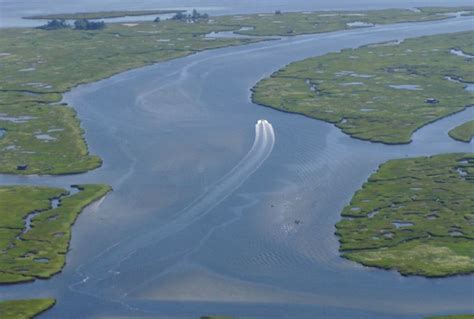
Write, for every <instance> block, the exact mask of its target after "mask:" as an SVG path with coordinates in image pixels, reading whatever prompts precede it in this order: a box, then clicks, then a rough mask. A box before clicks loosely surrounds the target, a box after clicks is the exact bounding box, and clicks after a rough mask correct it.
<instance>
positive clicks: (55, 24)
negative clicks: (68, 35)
mask: <svg viewBox="0 0 474 319" xmlns="http://www.w3.org/2000/svg"><path fill="white" fill-rule="evenodd" d="M70 27H71V26H70V25H69V24H67V23H66V21H65V20H62V19H53V20H50V21H48V22H47V23H46V24H45V25H42V26H39V27H38V29H43V30H59V29H67V28H70Z"/></svg>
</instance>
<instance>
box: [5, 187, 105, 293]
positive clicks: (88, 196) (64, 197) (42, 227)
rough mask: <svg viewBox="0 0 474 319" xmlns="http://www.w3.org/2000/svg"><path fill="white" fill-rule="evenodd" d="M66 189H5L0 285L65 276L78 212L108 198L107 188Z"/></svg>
mask: <svg viewBox="0 0 474 319" xmlns="http://www.w3.org/2000/svg"><path fill="white" fill-rule="evenodd" d="M75 188H76V190H79V192H77V193H75V194H72V195H70V194H69V192H68V191H66V190H64V189H61V188H51V187H39V186H0V197H1V199H2V200H1V201H0V265H1V267H0V284H11V283H18V282H25V281H32V280H34V279H35V278H42V279H44V278H49V277H51V276H53V275H54V274H56V273H58V272H59V271H61V269H62V267H63V266H64V264H65V259H66V253H67V251H68V247H69V241H70V238H71V226H72V225H73V224H74V222H75V220H76V218H77V216H78V215H79V213H80V212H81V211H82V210H83V209H84V208H85V207H86V206H88V205H90V204H91V203H92V202H94V201H96V200H98V199H100V198H102V197H104V196H105V195H106V194H107V192H109V191H110V190H111V189H110V187H109V186H107V185H78V186H75Z"/></svg>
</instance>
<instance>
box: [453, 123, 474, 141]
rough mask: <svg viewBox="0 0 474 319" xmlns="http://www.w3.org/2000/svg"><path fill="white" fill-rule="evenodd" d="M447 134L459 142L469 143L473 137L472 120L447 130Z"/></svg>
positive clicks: (473, 124)
mask: <svg viewBox="0 0 474 319" xmlns="http://www.w3.org/2000/svg"><path fill="white" fill-rule="evenodd" d="M448 134H449V136H451V137H452V138H453V139H455V140H458V141H460V142H465V143H469V142H471V140H472V138H473V137H474V120H472V121H468V122H466V123H464V124H462V125H459V126H457V127H455V128H453V129H452V130H450V131H449V132H448Z"/></svg>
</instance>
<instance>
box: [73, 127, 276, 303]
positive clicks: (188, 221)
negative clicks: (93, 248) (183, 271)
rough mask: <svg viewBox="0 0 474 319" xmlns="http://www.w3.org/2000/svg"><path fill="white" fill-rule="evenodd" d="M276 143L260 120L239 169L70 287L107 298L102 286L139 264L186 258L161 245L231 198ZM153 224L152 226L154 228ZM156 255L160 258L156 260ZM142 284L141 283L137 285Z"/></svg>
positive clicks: (106, 255) (81, 270) (98, 260)
mask: <svg viewBox="0 0 474 319" xmlns="http://www.w3.org/2000/svg"><path fill="white" fill-rule="evenodd" d="M274 144H275V133H274V131H273V127H272V125H271V124H270V123H269V122H268V121H266V120H258V122H257V123H256V124H255V140H254V143H253V145H252V148H251V149H250V151H249V152H248V153H247V155H245V157H244V158H242V160H241V161H240V162H239V163H238V164H237V165H236V166H235V167H233V168H232V169H231V170H230V171H229V172H228V173H227V174H225V175H224V176H223V177H222V178H220V179H219V180H218V181H217V182H216V183H214V184H213V185H212V186H211V187H209V188H208V190H207V191H206V192H205V193H203V194H202V195H200V196H199V197H198V198H196V199H195V200H194V201H193V202H192V203H191V204H189V205H188V206H187V207H186V208H184V209H183V210H181V211H180V212H179V213H177V214H176V215H175V216H176V217H175V218H174V219H172V220H171V221H170V222H168V223H165V224H160V226H159V227H157V228H155V227H150V229H147V230H145V231H143V230H142V231H141V232H140V234H138V235H136V236H133V237H132V236H130V237H127V238H126V239H123V240H121V241H120V242H118V243H116V244H114V245H113V246H111V247H109V248H108V249H107V250H105V251H104V252H102V253H101V254H99V255H97V256H96V257H95V258H94V259H93V260H91V261H90V262H89V263H87V264H83V265H81V266H79V267H78V268H77V269H76V272H77V273H78V274H79V275H80V276H81V279H80V281H78V282H76V283H75V284H73V285H72V286H70V288H71V289H73V290H74V291H79V292H83V293H87V294H91V295H97V296H98V297H107V296H106V295H107V293H106V292H105V291H102V292H101V291H100V286H101V287H105V286H107V285H106V284H105V282H109V281H114V282H119V281H120V280H119V279H120V274H121V273H122V272H123V271H126V272H128V271H131V269H130V268H135V267H136V265H139V266H140V265H141V266H143V265H144V264H145V263H146V264H150V263H159V261H160V260H163V259H167V258H169V260H168V262H167V263H169V262H170V261H171V260H174V259H175V257H176V256H179V255H182V254H180V253H179V251H178V252H177V251H176V250H175V251H174V252H170V253H169V254H167V253H166V252H164V254H157V252H156V247H157V244H159V243H160V242H161V241H163V240H165V239H167V238H169V237H170V236H173V235H177V234H179V233H181V232H182V231H183V230H185V229H186V228H188V227H189V226H191V225H192V224H194V223H195V222H196V221H198V220H199V219H201V218H203V217H204V216H206V215H207V214H209V213H210V212H211V211H212V210H213V209H214V208H215V207H216V206H217V205H219V204H220V203H222V202H223V201H224V200H225V199H226V198H228V197H229V196H230V195H231V194H232V193H233V192H235V191H236V190H237V189H238V188H239V187H240V186H241V185H242V184H243V183H244V182H245V181H246V180H247V179H248V178H249V177H250V176H251V175H252V174H253V173H254V172H255V171H257V170H258V169H259V167H260V166H261V165H262V164H263V163H264V162H265V160H266V159H267V158H268V156H269V155H270V153H271V152H272V150H273V146H274ZM152 224H153V223H150V225H152ZM215 226H216V225H208V227H207V228H209V229H212V228H213V227H215ZM198 236H200V235H198ZM200 239H201V238H200V237H199V238H194V239H193V240H194V242H193V243H191V244H189V243H187V244H186V246H187V247H185V250H190V249H192V248H193V244H196V243H198V242H199V241H200ZM183 246H184V245H183ZM153 256H156V258H154V257H153ZM127 261H130V263H127ZM168 266H169V265H168ZM151 271H152V273H151V274H148V275H153V276H157V275H159V271H160V270H159V267H155V268H154V269H153V270H151ZM157 272H158V273H157ZM84 278H87V280H84ZM101 282H102V284H101ZM141 283H142V282H140V280H138V282H136V285H139V284H141ZM116 293H118V291H117V292H116ZM104 294H105V295H104ZM113 295H115V296H114V298H117V297H119V296H117V295H116V294H115V292H114V293H113Z"/></svg>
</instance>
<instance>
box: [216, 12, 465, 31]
mask: <svg viewBox="0 0 474 319" xmlns="http://www.w3.org/2000/svg"><path fill="white" fill-rule="evenodd" d="M454 12H464V13H463V14H464V15H472V14H474V7H473V6H468V7H452V8H441V7H439V8H435V7H425V8H419V10H408V9H385V10H367V11H363V10H362V11H311V12H278V13H275V14H272V13H266V14H251V15H242V16H225V17H219V18H216V22H218V23H221V24H225V25H229V26H238V27H241V26H244V27H246V28H244V29H241V30H239V31H237V33H239V34H245V35H253V36H274V35H279V36H292V35H299V34H312V33H322V32H332V31H338V30H344V29H354V28H365V27H371V26H374V25H381V24H393V23H403V22H422V21H433V20H443V19H448V18H449V17H450V15H449V14H450V13H454Z"/></svg>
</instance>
